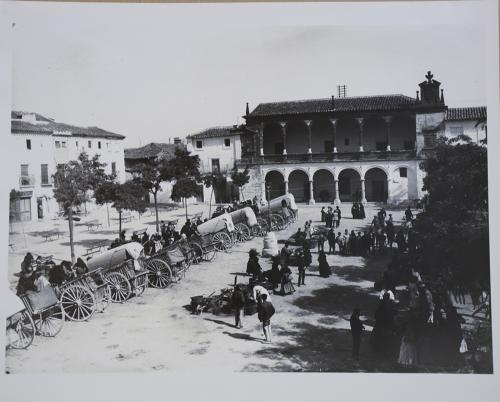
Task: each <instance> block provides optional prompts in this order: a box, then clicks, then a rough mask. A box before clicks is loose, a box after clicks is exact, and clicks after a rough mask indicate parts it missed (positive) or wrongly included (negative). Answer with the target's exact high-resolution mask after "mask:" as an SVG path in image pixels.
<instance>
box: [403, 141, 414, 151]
mask: <svg viewBox="0 0 500 402" xmlns="http://www.w3.org/2000/svg"><path fill="white" fill-rule="evenodd" d="M403 149H407V150H409V149H415V141H405V142H404V144H403Z"/></svg>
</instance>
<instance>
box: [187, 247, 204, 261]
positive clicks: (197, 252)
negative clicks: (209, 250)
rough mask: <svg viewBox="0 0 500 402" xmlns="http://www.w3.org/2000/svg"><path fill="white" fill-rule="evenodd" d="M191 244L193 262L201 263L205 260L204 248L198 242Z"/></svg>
mask: <svg viewBox="0 0 500 402" xmlns="http://www.w3.org/2000/svg"><path fill="white" fill-rule="evenodd" d="M189 246H190V247H191V250H193V253H194V258H193V263H195V264H199V263H200V261H202V260H203V249H202V248H201V246H200V245H199V244H198V243H196V242H192V243H189Z"/></svg>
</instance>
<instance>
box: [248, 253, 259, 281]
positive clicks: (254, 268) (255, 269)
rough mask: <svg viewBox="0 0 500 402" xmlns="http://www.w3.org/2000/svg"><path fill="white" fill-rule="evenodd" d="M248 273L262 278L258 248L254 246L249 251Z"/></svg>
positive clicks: (254, 277)
mask: <svg viewBox="0 0 500 402" xmlns="http://www.w3.org/2000/svg"><path fill="white" fill-rule="evenodd" d="M247 274H250V275H252V278H253V279H256V280H259V281H260V280H262V267H261V266H260V264H259V257H258V256H257V250H256V249H254V248H252V249H251V250H250V251H249V252H248V262H247Z"/></svg>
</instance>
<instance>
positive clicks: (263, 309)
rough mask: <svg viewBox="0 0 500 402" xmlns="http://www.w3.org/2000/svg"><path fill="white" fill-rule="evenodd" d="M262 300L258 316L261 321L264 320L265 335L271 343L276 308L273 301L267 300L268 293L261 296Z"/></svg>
mask: <svg viewBox="0 0 500 402" xmlns="http://www.w3.org/2000/svg"><path fill="white" fill-rule="evenodd" d="M260 297H261V300H262V302H261V303H260V304H259V308H258V317H259V321H260V322H262V329H263V330H264V336H265V337H266V342H268V343H271V341H272V333H271V317H272V316H273V315H274V313H275V310H274V306H273V305H272V303H271V302H269V301H267V295H266V294H265V293H264V294H262V295H261V296H260Z"/></svg>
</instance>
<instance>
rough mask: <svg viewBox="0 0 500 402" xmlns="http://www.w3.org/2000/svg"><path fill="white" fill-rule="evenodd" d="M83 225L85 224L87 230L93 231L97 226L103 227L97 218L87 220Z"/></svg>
mask: <svg viewBox="0 0 500 402" xmlns="http://www.w3.org/2000/svg"><path fill="white" fill-rule="evenodd" d="M84 225H86V226H87V230H88V231H89V232H95V231H96V230H98V229H99V228H101V229H102V228H103V227H102V223H101V222H99V221H98V220H97V219H95V220H93V221H88V222H85V223H84Z"/></svg>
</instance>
